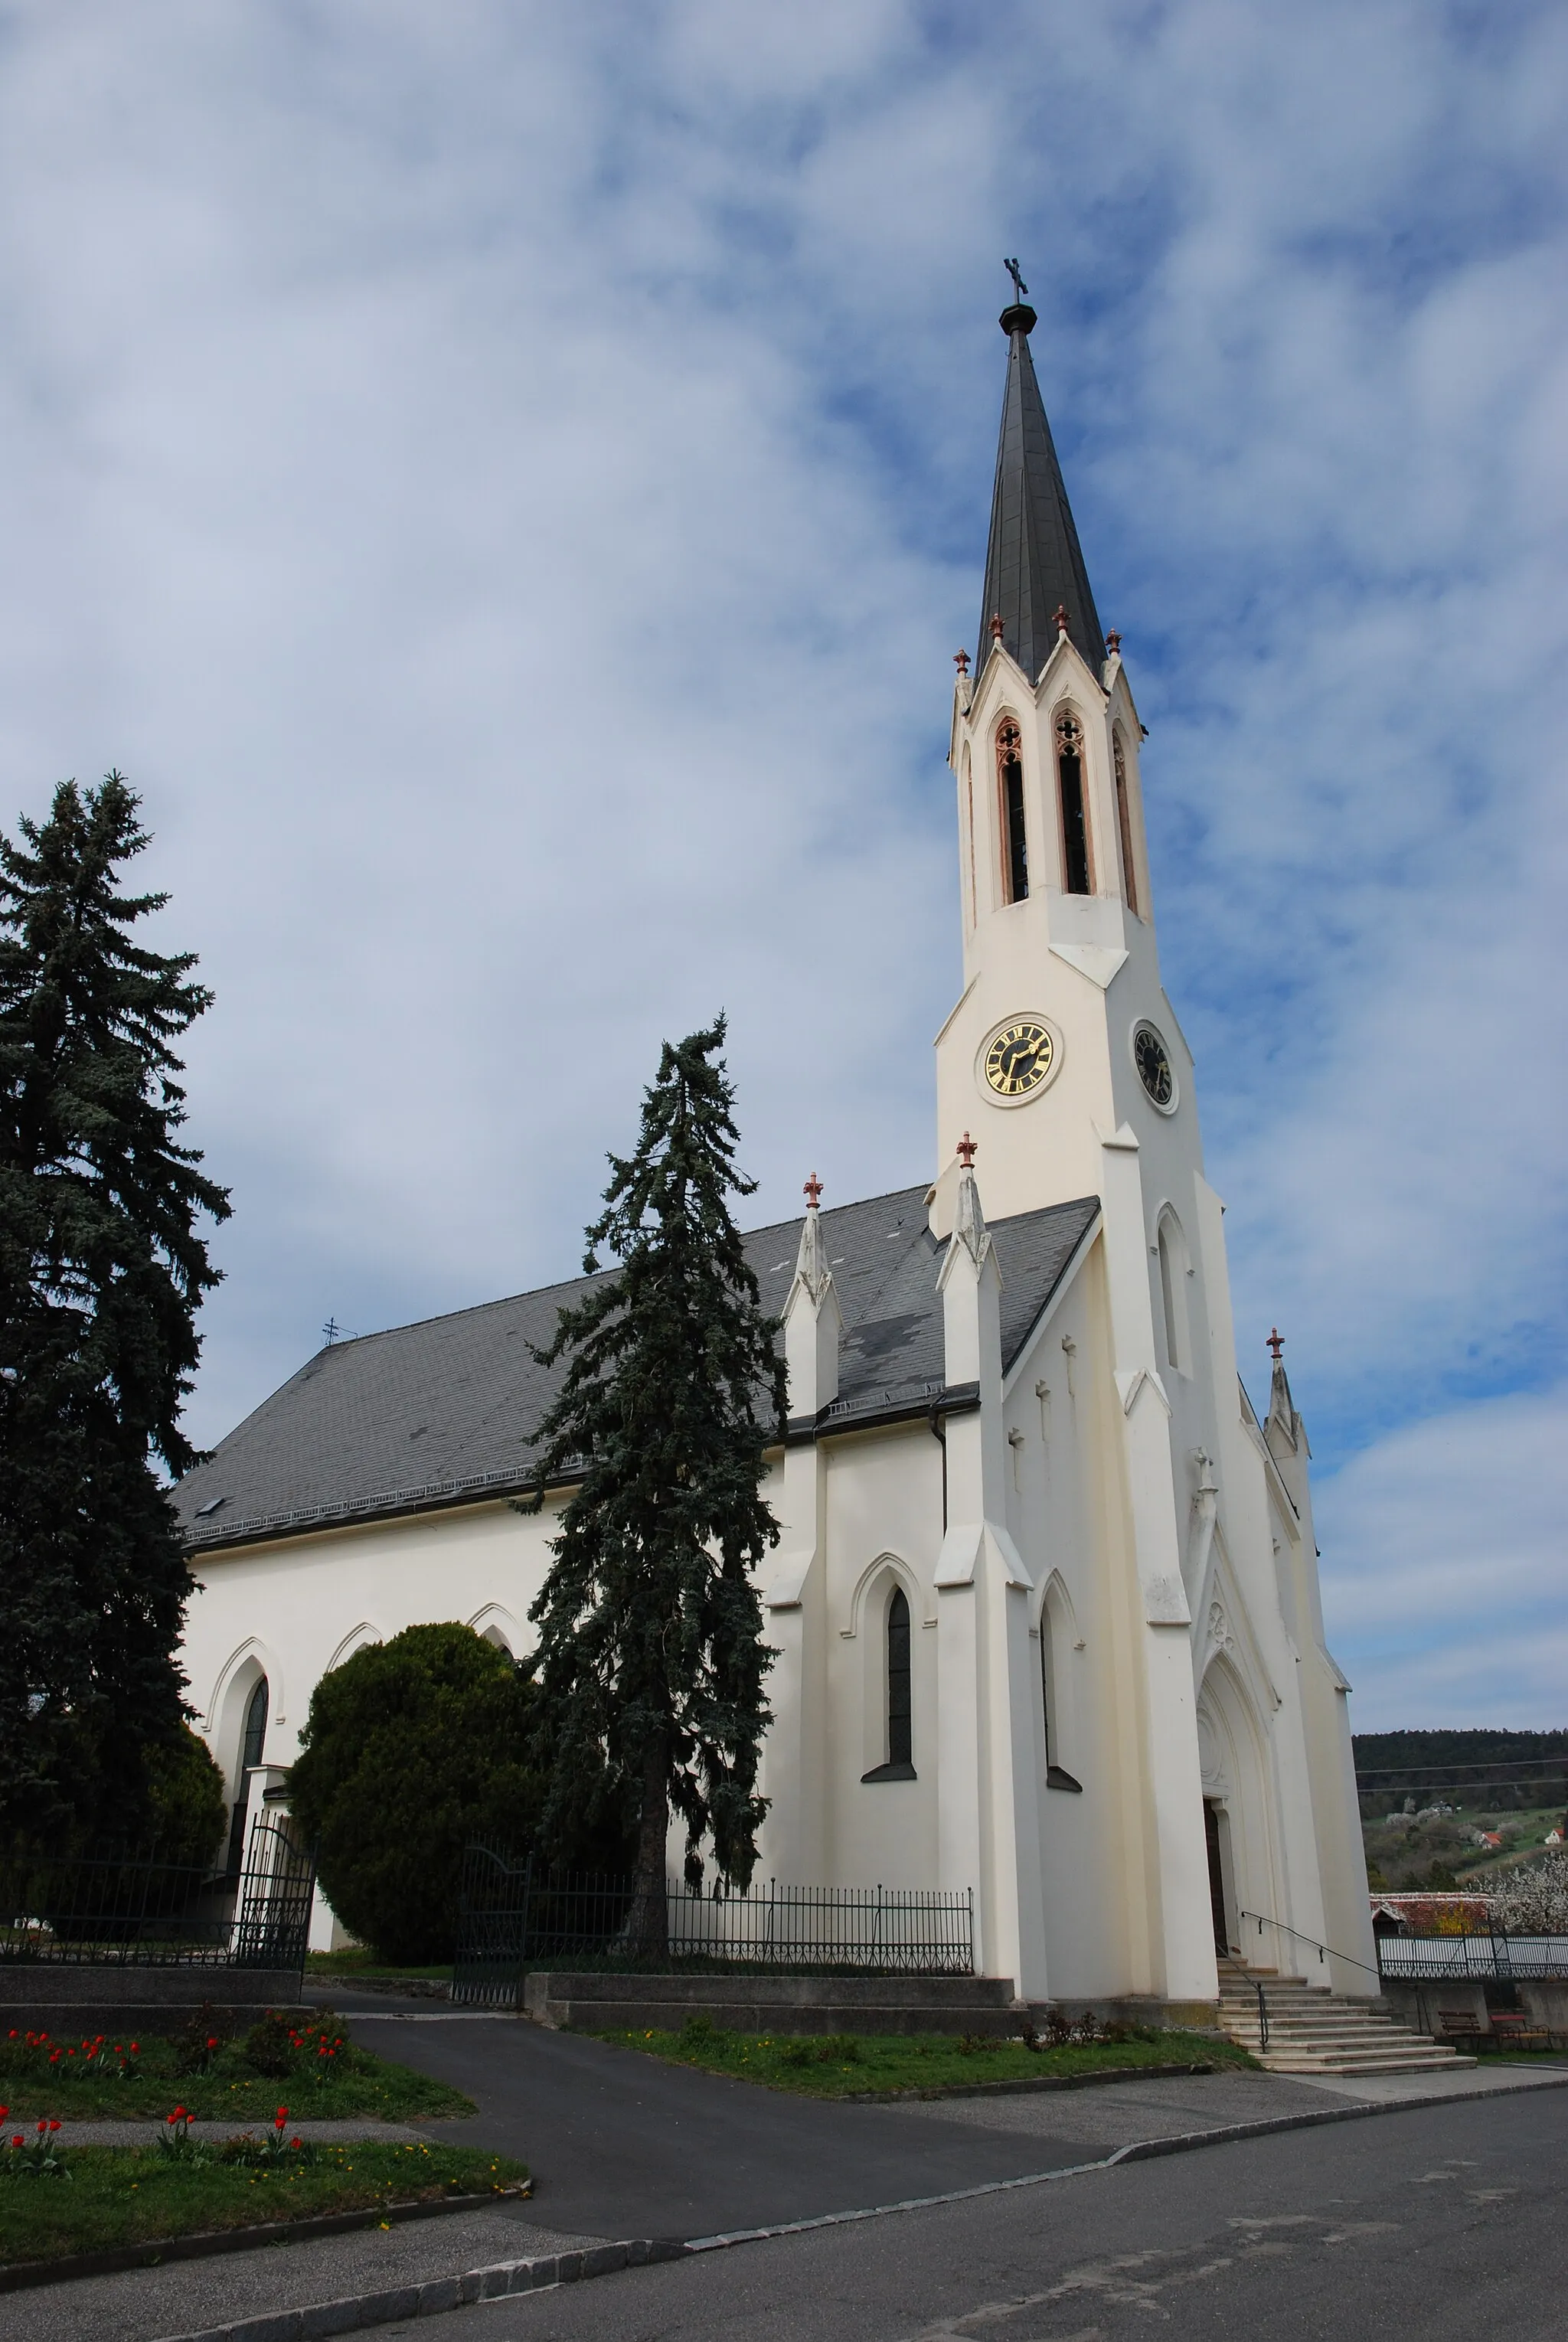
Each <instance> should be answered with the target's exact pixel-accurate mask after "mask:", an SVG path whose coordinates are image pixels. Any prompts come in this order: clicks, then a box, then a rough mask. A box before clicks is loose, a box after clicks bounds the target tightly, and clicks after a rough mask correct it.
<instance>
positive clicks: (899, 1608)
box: [887, 1586, 914, 1765]
mask: <svg viewBox="0 0 1568 2342" xmlns="http://www.w3.org/2000/svg"><path fill="white" fill-rule="evenodd" d="M887 1761H888V1763H889V1764H890V1765H912V1764H913V1763H914V1710H913V1707H912V1705H911V1701H910V1695H909V1603H908V1600H907V1598H906V1596H905V1595H904V1588H903V1586H894V1589H893V1599H892V1601H891V1602H890V1603H889V1604H888V1606H887Z"/></svg>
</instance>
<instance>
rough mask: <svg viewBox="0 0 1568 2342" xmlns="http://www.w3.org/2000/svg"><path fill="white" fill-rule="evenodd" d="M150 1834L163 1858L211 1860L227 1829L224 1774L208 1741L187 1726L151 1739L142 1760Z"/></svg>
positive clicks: (185, 1860) (197, 1860)
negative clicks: (170, 1737) (170, 1736)
mask: <svg viewBox="0 0 1568 2342" xmlns="http://www.w3.org/2000/svg"><path fill="white" fill-rule="evenodd" d="M145 1765H146V1774H147V1793H148V1799H149V1803H150V1805H151V1808H152V1835H153V1837H154V1840H155V1843H156V1846H157V1849H158V1852H159V1854H160V1855H161V1856H162V1857H163V1858H164V1860H165V1862H189V1863H203V1862H212V1861H214V1860H215V1858H216V1857H217V1855H218V1853H219V1850H220V1849H221V1847H222V1846H223V1841H224V1832H225V1829H226V1828H227V1827H228V1819H229V1815H228V1807H227V1806H226V1804H225V1801H224V1777H223V1774H222V1773H221V1772H220V1771H219V1769H218V1767H217V1766H215V1764H214V1762H213V1760H212V1758H211V1757H210V1756H209V1755H208V1753H207V1744H206V1742H205V1740H204V1739H203V1738H202V1736H201V1735H200V1734H199V1733H197V1732H193V1731H192V1730H191V1727H190V1726H189V1725H188V1724H182V1725H181V1726H180V1731H179V1737H178V1738H177V1739H175V1740H161V1741H155V1743H154V1745H153V1746H151V1747H150V1748H149V1749H148V1750H147V1752H146V1756H145Z"/></svg>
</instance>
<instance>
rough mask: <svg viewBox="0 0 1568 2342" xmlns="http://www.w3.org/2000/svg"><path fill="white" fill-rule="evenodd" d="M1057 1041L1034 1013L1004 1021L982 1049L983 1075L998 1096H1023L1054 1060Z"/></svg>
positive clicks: (1037, 1084)
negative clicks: (1009, 1022) (1011, 1020)
mask: <svg viewBox="0 0 1568 2342" xmlns="http://www.w3.org/2000/svg"><path fill="white" fill-rule="evenodd" d="M1055 1058H1056V1045H1055V1043H1054V1041H1053V1039H1052V1038H1051V1036H1050V1033H1049V1032H1048V1031H1047V1029H1046V1027H1045V1026H1044V1025H1042V1024H1040V1023H1039V1021H1038V1020H1037V1019H1036V1018H1034V1017H1033V1016H1021V1017H1020V1018H1019V1019H1018V1021H1017V1023H1016V1024H1015V1025H1004V1026H1003V1028H1002V1030H1001V1032H1000V1033H998V1034H997V1036H996V1037H995V1039H994V1041H993V1042H992V1044H991V1046H990V1047H989V1048H988V1049H987V1050H986V1052H985V1078H986V1081H987V1082H988V1083H989V1084H990V1086H991V1087H992V1088H993V1089H994V1091H995V1092H996V1095H997V1096H998V1097H1004V1098H1025V1097H1027V1096H1029V1095H1030V1093H1031V1092H1032V1091H1034V1090H1037V1089H1038V1088H1039V1087H1040V1086H1041V1084H1042V1083H1043V1082H1044V1081H1045V1080H1046V1079H1047V1077H1048V1076H1049V1075H1050V1072H1051V1068H1052V1066H1053V1065H1054V1063H1055Z"/></svg>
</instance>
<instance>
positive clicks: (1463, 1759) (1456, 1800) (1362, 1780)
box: [1353, 1732, 1568, 1818]
mask: <svg viewBox="0 0 1568 2342" xmlns="http://www.w3.org/2000/svg"><path fill="white" fill-rule="evenodd" d="M1353 1746H1354V1749H1355V1777H1356V1787H1357V1788H1358V1790H1359V1791H1360V1794H1361V1810H1362V1814H1363V1818H1370V1817H1372V1816H1373V1815H1374V1814H1385V1813H1392V1812H1393V1811H1395V1810H1396V1808H1397V1807H1400V1806H1402V1805H1403V1803H1404V1800H1405V1798H1406V1797H1413V1798H1414V1799H1415V1802H1416V1804H1417V1806H1430V1805H1434V1804H1436V1803H1437V1802H1438V1800H1439V1799H1441V1800H1442V1801H1443V1804H1445V1805H1455V1806H1465V1807H1472V1808H1474V1807H1499V1808H1504V1807H1506V1808H1512V1807H1539V1806H1551V1805H1557V1804H1563V1803H1568V1732H1358V1733H1357V1734H1356V1735H1355V1736H1354V1740H1353Z"/></svg>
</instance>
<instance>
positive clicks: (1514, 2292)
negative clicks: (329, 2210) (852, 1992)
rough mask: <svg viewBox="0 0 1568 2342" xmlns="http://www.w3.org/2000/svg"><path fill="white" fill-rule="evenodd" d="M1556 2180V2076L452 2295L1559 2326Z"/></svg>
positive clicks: (953, 2326) (1010, 2335) (558, 2302)
mask: <svg viewBox="0 0 1568 2342" xmlns="http://www.w3.org/2000/svg"><path fill="white" fill-rule="evenodd" d="M1565 2181H1568V2092H1563V2091H1556V2090H1551V2091H1539V2092H1535V2091H1532V2092H1528V2093H1524V2092H1522V2093H1520V2094H1519V2095H1518V2096H1517V2097H1506V2098H1494V2099H1482V2100H1475V2101H1473V2102H1469V2103H1467V2102H1465V2101H1463V2100H1453V2101H1450V2102H1448V2103H1447V2104H1443V2105H1435V2106H1423V2107H1421V2108H1419V2109H1418V2110H1412V2111H1409V2112H1400V2113H1396V2114H1389V2115H1381V2116H1378V2117H1374V2118H1373V2119H1371V2120H1366V2121H1355V2122H1347V2123H1336V2124H1333V2125H1332V2126H1329V2127H1324V2128H1323V2129H1319V2130H1310V2131H1292V2132H1286V2133H1283V2134H1280V2135H1276V2136H1274V2137H1265V2138H1259V2139H1251V2140H1247V2141H1245V2142H1242V2143H1238V2144H1236V2145H1233V2146H1229V2147H1209V2148H1204V2149H1201V2150H1199V2151H1198V2152H1196V2153H1192V2154H1185V2155H1177V2156H1172V2157H1162V2158H1160V2159H1158V2160H1155V2161H1153V2162H1147V2163H1133V2164H1123V2165H1120V2166H1118V2167H1115V2168H1114V2169H1113V2170H1110V2171H1101V2172H1093V2173H1087V2174H1084V2175H1080V2176H1075V2177H1066V2178H1062V2179H1058V2180H1053V2181H1047V2182H1045V2183H1044V2184H1043V2185H1041V2186H1039V2187H1029V2188H1020V2189H1015V2190H1009V2191H1007V2192H1005V2193H1002V2194H997V2195H989V2196H984V2197H977V2198H972V2199H971V2200H969V2201H968V2202H966V2203H962V2204H948V2205H941V2206H937V2207H932V2208H930V2209H927V2210H924V2211H919V2212H912V2213H897V2214H893V2215H891V2216H888V2217H883V2218H880V2219H874V2220H868V2221H864V2222H859V2223H855V2224H854V2225H845V2226H838V2227H827V2228H819V2229H814V2230H811V2231H808V2232H807V2233H805V2234H804V2235H796V2236H792V2237H776V2238H773V2239H770V2240H768V2241H766V2242H764V2243H760V2244H752V2245H743V2246H737V2247H731V2248H729V2249H726V2250H724V2251H717V2252H712V2253H706V2254H702V2255H699V2256H697V2257H693V2258H690V2259H686V2260H682V2261H677V2262H674V2263H669V2264H665V2265H664V2266H662V2267H651V2268H644V2269H634V2270H628V2271H626V2272H625V2273H624V2275H621V2276H617V2277H599V2278H596V2279H594V2281H593V2282H591V2283H588V2284H583V2285H575V2286H565V2287H558V2288H556V2289H554V2290H553V2291H550V2292H543V2293H538V2294H534V2295H531V2296H524V2297H521V2298H513V2299H508V2300H503V2301H496V2302H492V2303H487V2304H485V2305H484V2307H482V2308H480V2309H476V2310H474V2311H472V2312H468V2313H463V2315H464V2317H473V2318H474V2321H475V2322H476V2325H479V2324H482V2326H483V2331H484V2337H485V2342H664V2337H669V2342H710V2337H712V2342H731V2337H739V2336H743V2335H744V2337H746V2342H939V2337H941V2342H946V2338H947V2337H975V2342H1124V2337H1135V2336H1136V2337H1146V2336H1148V2335H1149V2333H1150V2332H1151V2330H1152V2329H1153V2330H1157V2331H1158V2332H1160V2333H1162V2334H1164V2335H1168V2336H1169V2337H1171V2342H1186V2337H1192V2342H1199V2337H1202V2342H1233V2337H1234V2342H1320V2337H1321V2342H1363V2337H1366V2342H1372V2337H1378V2342H1383V2337H1398V2342H1428V2337H1431V2342H1438V2337H1441V2342H1563V2336H1564V2335H1565V2334H1568V2223H1565V2222H1564V2219H1563V2207H1564V2196H1563V2190H1564V2183H1565ZM380 2330H381V2331H382V2332H383V2333H385V2335H386V2336H387V2337H389V2342H390V2337H394V2336H397V2335H409V2336H413V2335H414V2334H415V2333H416V2332H417V2333H418V2334H420V2335H422V2336H424V2337H425V2342H430V2337H431V2334H432V2328H431V2327H430V2325H429V2322H428V2321H420V2322H419V2324H418V2325H417V2327H415V2326H414V2325H399V2326H389V2327H383V2328H381V2329H380Z"/></svg>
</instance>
